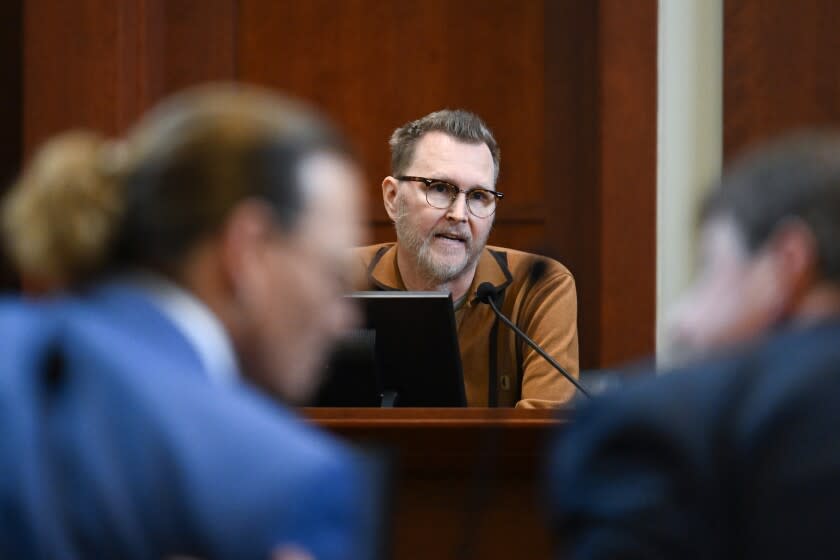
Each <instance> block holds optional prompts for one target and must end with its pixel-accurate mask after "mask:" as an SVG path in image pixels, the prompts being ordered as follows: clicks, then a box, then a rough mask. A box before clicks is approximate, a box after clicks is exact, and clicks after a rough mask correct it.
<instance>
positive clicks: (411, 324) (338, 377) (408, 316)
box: [312, 291, 466, 407]
mask: <svg viewBox="0 0 840 560" xmlns="http://www.w3.org/2000/svg"><path fill="white" fill-rule="evenodd" d="M347 297H350V298H353V299H355V300H357V301H358V303H359V305H360V308H361V310H362V312H363V315H364V318H365V319H364V328H362V329H358V330H356V331H354V332H353V333H350V334H349V335H348V337H347V338H346V339H345V340H343V341H341V342H340V343H339V344H338V347H337V349H336V351H335V352H334V354H333V357H332V359H331V360H330V363H329V366H328V367H327V372H326V377H325V381H324V384H323V386H322V388H321V391H320V392H319V394H318V395H317V397H316V398H315V401H314V402H313V403H312V404H313V405H314V406H399V407H460V406H466V398H465V396H464V377H463V371H462V368H461V353H460V350H459V347H458V336H457V332H456V329H455V313H454V310H453V307H452V297H451V296H450V295H449V294H445V293H440V292H397V291H394V292H390V291H387V292H386V291H382V292H356V293H354V294H351V295H349V296H347Z"/></svg>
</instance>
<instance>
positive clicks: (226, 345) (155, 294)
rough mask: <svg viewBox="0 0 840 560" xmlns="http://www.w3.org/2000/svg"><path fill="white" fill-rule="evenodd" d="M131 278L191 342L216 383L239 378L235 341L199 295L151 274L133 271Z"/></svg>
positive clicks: (229, 381) (224, 382) (225, 382)
mask: <svg viewBox="0 0 840 560" xmlns="http://www.w3.org/2000/svg"><path fill="white" fill-rule="evenodd" d="M129 281H130V282H131V283H132V284H134V285H136V286H138V287H139V288H140V289H141V290H143V291H144V292H146V293H147V294H148V295H149V296H150V297H151V299H152V301H153V302H154V304H155V305H156V306H157V307H158V308H159V310H160V311H161V312H162V313H163V314H164V315H165V316H166V317H167V318H168V319H169V320H170V321H172V322H173V323H174V324H175V327H176V328H177V329H178V330H179V331H180V332H181V334H183V335H184V337H185V338H186V339H187V341H189V343H190V345H191V346H192V347H193V349H194V350H195V351H196V353H197V354H198V356H199V359H200V360H201V363H202V365H203V366H204V369H205V371H206V372H207V375H208V376H209V377H210V379H212V380H213V381H214V382H216V383H220V384H227V383H231V382H234V381H236V380H237V379H238V378H239V366H238V364H237V361H236V354H235V353H234V351H233V344H232V343H231V340H230V337H229V336H228V334H227V331H225V329H224V326H223V325H222V323H221V321H219V319H218V318H217V317H216V316H215V315H214V314H213V312H212V311H210V309H209V308H208V307H207V306H206V305H205V304H204V303H203V302H202V301H201V300H199V299H198V298H197V297H195V296H193V295H192V294H191V293H189V292H188V291H187V290H184V289H182V288H181V287H179V286H177V285H176V284H174V283H173V282H170V281H169V280H166V279H164V278H161V277H159V276H155V275H151V274H134V275H131V276H130V277H129Z"/></svg>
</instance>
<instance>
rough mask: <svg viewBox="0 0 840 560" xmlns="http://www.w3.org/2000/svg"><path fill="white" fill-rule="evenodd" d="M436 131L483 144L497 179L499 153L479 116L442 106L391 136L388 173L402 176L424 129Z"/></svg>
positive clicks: (461, 139)
mask: <svg viewBox="0 0 840 560" xmlns="http://www.w3.org/2000/svg"><path fill="white" fill-rule="evenodd" d="M432 131H439V132H443V133H445V134H448V135H449V136H452V137H453V138H455V139H457V140H460V141H462V142H466V143H468V144H486V145H487V147H488V148H489V149H490V154H491V155H492V156H493V182H494V183H495V182H496V180H497V179H498V178H499V163H500V162H501V152H500V151H499V145H498V144H497V143H496V139H495V138H494V137H493V133H492V132H491V131H490V128H489V127H488V126H487V124H486V123H485V122H484V121H483V120H481V117H479V116H478V115H476V114H475V113H470V112H469V111H465V110H463V109H443V110H441V111H435V112H434V113H429V114H428V115H426V116H425V117H421V118H419V119H417V120H416V121H411V122H408V123H406V124H404V125H403V126H401V127H399V128H398V129H396V130H395V131H394V133H393V134H392V135H391V139H390V140H389V141H388V144H389V145H390V146H391V174H392V175H394V176H395V177H396V176H399V175H402V174H403V173H404V172H405V170H406V169H407V168H408V166H409V165H411V161H412V160H413V159H414V148H415V146H417V142H418V141H419V140H420V138H422V137H423V135H424V134H426V133H427V132H432Z"/></svg>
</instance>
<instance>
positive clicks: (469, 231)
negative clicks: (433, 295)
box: [382, 110, 500, 283]
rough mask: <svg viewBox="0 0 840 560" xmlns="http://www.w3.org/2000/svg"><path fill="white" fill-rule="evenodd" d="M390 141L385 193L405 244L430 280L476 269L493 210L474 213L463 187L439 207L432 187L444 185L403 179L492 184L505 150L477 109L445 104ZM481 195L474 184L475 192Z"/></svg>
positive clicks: (489, 186)
mask: <svg viewBox="0 0 840 560" xmlns="http://www.w3.org/2000/svg"><path fill="white" fill-rule="evenodd" d="M390 146H391V175H390V176H388V177H386V178H385V179H384V181H383V182H382V193H383V197H384V202H385V209H386V211H387V212H388V215H389V217H390V218H391V219H392V220H393V221H394V224H395V225H396V230H397V239H398V241H399V244H400V248H401V250H402V249H404V250H405V254H406V256H408V257H409V258H410V259H411V260H412V262H413V264H414V266H415V267H416V268H417V270H418V271H420V273H421V274H422V275H423V276H425V277H426V278H428V279H429V280H430V281H431V282H438V283H445V282H450V281H452V280H454V279H456V278H458V277H460V276H461V275H463V274H466V273H471V272H472V271H473V270H474V265H475V264H476V262H477V260H478V257H479V255H480V253H481V250H482V249H483V248H484V246H485V244H486V243H487V237H488V236H489V234H490V229H491V228H492V226H493V217H494V214H492V213H491V214H490V215H487V216H482V217H479V216H477V215H476V214H475V213H474V212H471V211H470V207H469V206H468V203H467V198H466V196H467V195H465V194H463V193H459V194H458V195H457V197H456V198H455V200H454V201H452V202H451V204H450V205H449V206H448V207H445V208H436V207H434V206H432V205H430V204H429V203H428V201H427V192H428V191H429V190H430V189H432V190H434V189H438V190H443V189H445V185H438V184H436V185H432V186H429V185H428V184H426V183H424V182H422V181H418V180H401V179H400V178H401V177H406V176H410V177H418V178H424V179H432V180H440V181H444V182H446V183H449V184H451V185H454V186H455V187H457V188H459V189H461V190H464V191H469V190H471V189H474V188H479V189H485V190H490V191H493V190H495V185H496V179H497V177H498V174H499V161H500V155H499V154H500V152H499V147H498V145H497V144H496V140H495V138H493V134H492V132H490V129H489V128H488V127H487V125H486V124H484V122H483V121H482V120H481V119H480V118H479V117H478V116H476V115H474V114H472V113H469V112H467V111H462V110H456V111H450V110H443V111H437V112H435V113H431V114H429V115H426V116H425V117H423V118H421V119H418V120H416V121H412V122H410V123H408V124H406V125H404V126H402V127H400V128H398V129H397V130H395V131H394V133H393V135H392V136H391V140H390ZM481 194H482V193H481V191H475V192H474V193H473V194H472V195H471V198H480V197H481ZM491 198H492V197H491ZM493 203H495V199H493ZM470 204H474V203H473V202H472V201H470Z"/></svg>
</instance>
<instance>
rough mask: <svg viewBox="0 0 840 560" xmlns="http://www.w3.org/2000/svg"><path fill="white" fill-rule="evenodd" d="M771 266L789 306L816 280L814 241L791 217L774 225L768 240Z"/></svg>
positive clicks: (817, 271) (817, 270) (816, 257)
mask: <svg viewBox="0 0 840 560" xmlns="http://www.w3.org/2000/svg"><path fill="white" fill-rule="evenodd" d="M769 248H770V250H771V251H772V254H773V268H774V274H775V276H776V278H778V280H779V282H780V283H781V285H782V287H783V289H784V291H785V295H786V299H787V300H788V302H789V303H788V305H789V306H795V305H797V303H798V302H799V301H800V300H801V298H802V297H803V296H804V295H805V294H806V293H807V292H808V291H809V290H810V289H811V288H812V287H813V285H814V284H815V283H816V282H818V281H819V254H818V250H817V240H816V238H815V237H814V234H813V232H812V231H811V229H810V228H809V227H808V226H807V225H806V224H805V223H804V222H803V221H801V220H798V219H790V220H787V221H785V222H783V223H782V224H780V225H779V227H778V228H776V232H775V233H774V234H773V237H772V238H771V240H770V247H769Z"/></svg>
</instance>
